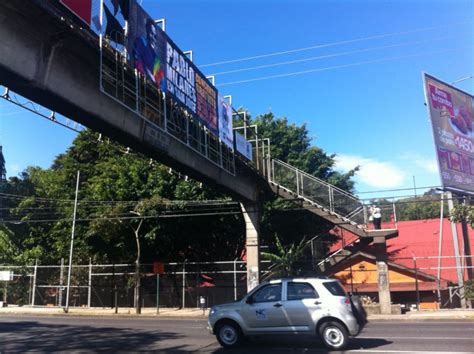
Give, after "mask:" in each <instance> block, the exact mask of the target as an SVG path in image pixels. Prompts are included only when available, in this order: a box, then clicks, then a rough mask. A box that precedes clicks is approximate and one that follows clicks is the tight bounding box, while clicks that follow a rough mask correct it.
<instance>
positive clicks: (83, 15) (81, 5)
mask: <svg viewBox="0 0 474 354" xmlns="http://www.w3.org/2000/svg"><path fill="white" fill-rule="evenodd" d="M60 2H61V4H63V5H64V6H66V7H67V8H68V9H69V10H70V11H71V12H72V13H74V14H75V15H76V16H77V17H79V18H80V19H81V20H82V21H84V22H85V23H87V25H88V26H90V25H91V17H92V0H60Z"/></svg>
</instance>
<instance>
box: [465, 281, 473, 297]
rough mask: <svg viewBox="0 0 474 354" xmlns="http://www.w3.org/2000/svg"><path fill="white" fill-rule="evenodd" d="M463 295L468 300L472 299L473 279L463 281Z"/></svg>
mask: <svg viewBox="0 0 474 354" xmlns="http://www.w3.org/2000/svg"><path fill="white" fill-rule="evenodd" d="M464 296H465V297H466V299H468V300H474V280H468V281H466V282H464Z"/></svg>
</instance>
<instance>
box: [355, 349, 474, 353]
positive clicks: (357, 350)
mask: <svg viewBox="0 0 474 354" xmlns="http://www.w3.org/2000/svg"><path fill="white" fill-rule="evenodd" d="M346 352H348V353H352V352H354V353H413V354H425V353H426V354H447V353H449V354H472V352H453V351H448V352H430V351H426V350H424V351H420V350H380V349H355V350H346Z"/></svg>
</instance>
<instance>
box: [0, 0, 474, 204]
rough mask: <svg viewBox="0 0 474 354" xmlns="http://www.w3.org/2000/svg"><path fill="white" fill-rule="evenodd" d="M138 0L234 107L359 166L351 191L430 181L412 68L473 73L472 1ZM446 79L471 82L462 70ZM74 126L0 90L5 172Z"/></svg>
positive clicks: (417, 77)
mask: <svg viewBox="0 0 474 354" xmlns="http://www.w3.org/2000/svg"><path fill="white" fill-rule="evenodd" d="M142 6H143V7H144V8H145V9H146V10H147V11H148V13H149V14H150V15H151V16H152V17H154V18H156V19H159V18H165V19H166V32H167V33H168V35H169V36H170V37H171V38H172V39H173V41H174V42H175V43H176V44H177V45H178V46H179V47H180V48H181V49H182V50H183V51H187V50H192V51H193V59H194V63H195V64H196V65H197V66H198V67H199V68H200V69H201V71H202V72H203V73H204V74H206V75H215V78H216V86H217V88H218V90H219V92H220V93H221V94H223V95H232V101H233V106H234V108H239V107H245V108H246V109H248V110H249V112H250V113H251V115H252V116H257V115H259V114H264V113H267V112H269V111H271V112H272V113H273V114H274V115H275V116H276V117H286V118H288V121H289V122H290V123H294V124H296V125H301V124H305V125H306V127H307V128H308V130H309V132H310V136H311V137H312V144H313V145H316V146H318V147H320V148H322V149H323V150H324V151H325V152H327V153H329V154H335V155H336V161H337V164H336V169H338V170H340V171H343V172H344V171H347V170H349V169H352V168H354V167H355V166H360V171H359V172H358V173H357V175H356V177H355V181H356V192H357V193H358V194H359V196H360V197H361V198H375V197H382V196H389V195H391V196H402V195H411V194H413V193H414V191H412V190H406V191H399V190H398V189H405V188H412V187H413V186H414V185H416V186H417V187H418V188H419V189H418V191H419V192H423V190H422V189H420V187H427V186H440V179H439V175H438V167H437V162H436V157H435V148H434V143H433V133H432V129H431V125H430V122H429V119H428V114H427V110H426V107H425V106H424V93H423V82H422V72H423V71H424V72H427V73H429V74H431V75H433V76H436V77H438V78H440V79H441V80H444V81H446V82H453V81H455V80H458V79H461V78H465V77H468V76H472V75H473V74H474V64H473V63H474V46H473V39H474V20H473V19H474V16H473V15H474V2H473V1H471V0H443V1H441V0H393V1H384V0H377V1H376V0H371V1H366V0H357V1H356V0H351V1H349V0H272V1H270V0H253V1H250V0H239V1H236V0H227V1H222V0H186V1H184V0H142ZM255 57H257V58H255ZM248 58H253V59H248ZM0 83H1V79H0ZM456 85H457V87H459V88H460V89H462V90H464V91H467V92H469V93H471V94H472V93H474V80H472V79H471V80H466V81H463V82H460V83H458V84H456ZM71 118H73V117H71ZM74 137H75V133H74V132H72V131H70V130H68V129H65V128H63V127H61V126H58V125H56V124H53V123H51V122H48V121H47V120H44V119H41V118H39V117H37V116H35V115H34V114H32V113H28V112H25V111H23V110H22V109H20V108H18V107H17V106H14V105H12V104H10V103H8V102H5V101H3V100H0V145H2V146H3V153H4V156H5V160H6V168H7V175H8V176H14V175H17V174H18V173H19V172H21V171H22V170H24V169H25V168H26V167H27V166H31V165H34V166H40V167H44V168H47V167H49V166H50V165H51V164H52V162H53V160H54V158H55V157H56V156H57V155H58V154H60V153H62V152H64V151H65V150H66V149H67V147H68V146H70V144H71V142H72V140H73V139H74ZM382 190H395V191H393V192H385V193H382V192H380V191H382ZM368 192H374V193H368Z"/></svg>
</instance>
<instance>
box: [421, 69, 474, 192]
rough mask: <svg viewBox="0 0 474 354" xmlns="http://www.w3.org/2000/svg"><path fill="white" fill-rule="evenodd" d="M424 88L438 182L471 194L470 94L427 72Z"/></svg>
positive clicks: (473, 127) (473, 121) (473, 110)
mask: <svg viewBox="0 0 474 354" xmlns="http://www.w3.org/2000/svg"><path fill="white" fill-rule="evenodd" d="M424 88H425V97H426V103H427V106H428V111H429V116H430V120H431V123H432V127H433V136H434V142H435V148H436V153H437V157H438V166H439V172H440V177H441V182H442V185H443V187H444V188H445V189H447V190H452V191H455V192H461V193H469V194H474V107H473V104H474V99H473V96H472V95H470V94H468V93H466V92H464V91H461V90H460V89H458V88H456V87H453V86H451V85H449V84H447V83H445V82H443V81H441V80H439V79H437V78H435V77H433V76H430V75H428V74H424Z"/></svg>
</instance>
